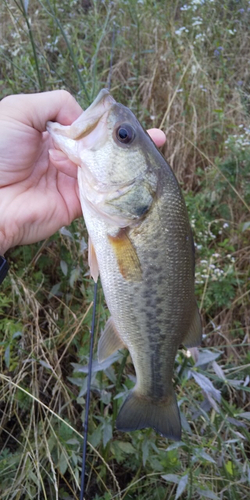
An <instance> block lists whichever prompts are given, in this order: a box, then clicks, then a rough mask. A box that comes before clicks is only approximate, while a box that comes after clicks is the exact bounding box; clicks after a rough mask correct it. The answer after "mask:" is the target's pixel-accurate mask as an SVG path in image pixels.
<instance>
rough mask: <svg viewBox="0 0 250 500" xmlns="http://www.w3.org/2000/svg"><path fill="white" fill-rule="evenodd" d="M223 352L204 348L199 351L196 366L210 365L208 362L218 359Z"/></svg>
mask: <svg viewBox="0 0 250 500" xmlns="http://www.w3.org/2000/svg"><path fill="white" fill-rule="evenodd" d="M221 354H222V353H221V352H212V351H209V350H208V349H204V350H202V351H201V352H200V353H199V358H198V361H196V363H195V365H194V366H202V365H208V363H211V361H214V360H215V359H217V358H218V357H219V356H220V355H221Z"/></svg>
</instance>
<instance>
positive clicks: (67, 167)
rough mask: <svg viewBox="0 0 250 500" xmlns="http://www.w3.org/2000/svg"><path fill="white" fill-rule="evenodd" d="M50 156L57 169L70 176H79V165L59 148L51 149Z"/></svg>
mask: <svg viewBox="0 0 250 500" xmlns="http://www.w3.org/2000/svg"><path fill="white" fill-rule="evenodd" d="M49 158H50V161H51V163H52V164H53V165H54V167H56V168H57V170H60V172H63V173H64V174H66V175H68V176H69V177H74V178H75V179H76V178H77V165H76V164H75V163H73V162H72V161H70V160H69V159H68V157H67V156H66V155H65V154H64V153H63V152H62V151H59V149H49Z"/></svg>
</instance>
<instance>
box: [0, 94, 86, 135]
mask: <svg viewBox="0 0 250 500" xmlns="http://www.w3.org/2000/svg"><path fill="white" fill-rule="evenodd" d="M6 107H7V109H5V111H7V113H8V116H9V117H11V118H14V119H18V120H19V121H21V122H22V123H24V124H25V125H29V126H32V127H33V128H35V129H36V130H38V131H39V132H44V131H45V130H46V123H47V121H49V120H50V121H57V122H59V123H61V124H62V125H71V123H72V122H73V121H74V120H76V119H77V118H78V116H80V114H81V113H82V108H81V106H80V105H79V104H78V102H77V101H76V100H75V99H74V97H73V96H72V95H71V94H70V93H69V92H67V91H66V90H52V91H50V92H41V93H37V94H18V95H11V96H8V97H5V98H4V99H3V100H2V101H1V108H2V110H3V111H4V108H6Z"/></svg>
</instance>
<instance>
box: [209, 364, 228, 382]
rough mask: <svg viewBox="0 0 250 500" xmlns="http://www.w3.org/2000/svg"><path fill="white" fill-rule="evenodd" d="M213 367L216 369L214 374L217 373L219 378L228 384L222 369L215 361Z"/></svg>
mask: <svg viewBox="0 0 250 500" xmlns="http://www.w3.org/2000/svg"><path fill="white" fill-rule="evenodd" d="M212 367H213V369H214V372H215V373H216V375H217V377H219V378H221V380H224V381H225V382H226V376H225V374H224V372H223V370H222V368H221V367H220V366H219V365H218V363H216V361H213V363H212Z"/></svg>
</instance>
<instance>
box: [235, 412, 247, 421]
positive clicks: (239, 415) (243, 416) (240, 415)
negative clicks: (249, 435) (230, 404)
mask: <svg viewBox="0 0 250 500" xmlns="http://www.w3.org/2000/svg"><path fill="white" fill-rule="evenodd" d="M237 417H240V418H246V419H247V420H250V411H245V412H243V413H239V414H238V415H237Z"/></svg>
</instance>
